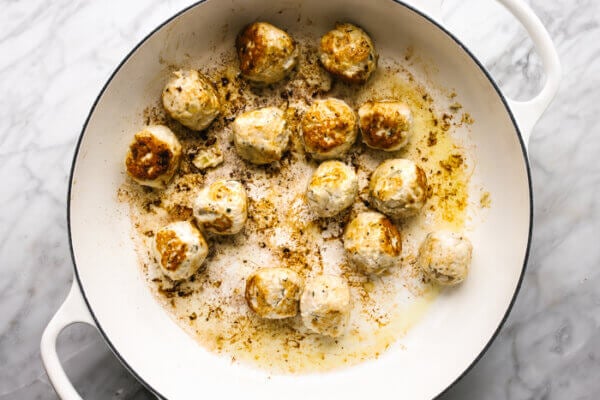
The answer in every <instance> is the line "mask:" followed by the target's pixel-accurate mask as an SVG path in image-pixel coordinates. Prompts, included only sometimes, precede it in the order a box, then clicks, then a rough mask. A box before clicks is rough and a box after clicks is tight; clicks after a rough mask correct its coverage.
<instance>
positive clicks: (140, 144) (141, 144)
mask: <svg viewBox="0 0 600 400" xmlns="http://www.w3.org/2000/svg"><path fill="white" fill-rule="evenodd" d="M180 158H181V144H180V143H179V140H177V137H176V136H175V134H174V133H173V132H171V130H170V129H169V128H167V127H166V126H163V125H152V126H148V127H146V128H144V129H143V130H141V131H139V132H138V133H136V134H135V135H134V137H133V141H132V142H131V144H130V145H129V151H128V152H127V156H126V158H125V167H126V168H127V173H128V174H129V176H130V177H131V178H132V179H133V180H135V181H136V182H137V183H139V184H140V185H144V186H150V187H154V188H159V189H161V188H164V187H166V186H167V184H168V183H169V181H170V180H171V178H172V177H173V174H174V173H175V171H176V170H177V167H178V166H179V160H180Z"/></svg>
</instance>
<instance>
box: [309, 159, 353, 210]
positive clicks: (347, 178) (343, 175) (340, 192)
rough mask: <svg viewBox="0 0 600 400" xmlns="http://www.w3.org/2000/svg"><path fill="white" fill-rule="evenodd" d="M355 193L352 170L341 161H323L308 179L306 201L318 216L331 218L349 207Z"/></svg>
mask: <svg viewBox="0 0 600 400" xmlns="http://www.w3.org/2000/svg"><path fill="white" fill-rule="evenodd" d="M357 193H358V178H357V177H356V173H355V172H354V169H353V168H352V167H350V166H348V165H346V164H344V163H343V162H341V161H325V162H323V163H321V165H319V167H318V168H317V169H316V170H315V172H314V173H313V175H312V177H311V179H310V182H309V184H308V189H307V190H306V200H307V203H308V206H309V207H310V209H311V210H312V211H313V212H314V213H315V214H317V215H318V216H320V217H333V216H334V215H337V214H339V213H340V212H342V211H343V210H345V209H346V208H348V207H350V206H351V205H352V203H353V202H354V198H355V197H356V194H357Z"/></svg>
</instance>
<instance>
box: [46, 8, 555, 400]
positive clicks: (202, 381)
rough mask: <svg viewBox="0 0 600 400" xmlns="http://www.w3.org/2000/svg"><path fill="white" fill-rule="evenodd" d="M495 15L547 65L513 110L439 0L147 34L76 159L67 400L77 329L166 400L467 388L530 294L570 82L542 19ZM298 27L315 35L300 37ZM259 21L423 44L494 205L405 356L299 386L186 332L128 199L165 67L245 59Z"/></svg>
mask: <svg viewBox="0 0 600 400" xmlns="http://www.w3.org/2000/svg"><path fill="white" fill-rule="evenodd" d="M498 1H499V2H500V3H502V4H503V5H504V6H506V8H507V9H508V10H509V11H511V12H512V13H513V14H514V16H515V17H516V18H517V19H518V20H519V21H520V22H521V23H522V24H523V25H524V27H525V28H526V30H527V32H528V33H529V35H530V36H531V38H532V40H533V42H534V43H535V46H536V50H537V52H538V54H539V55H540V57H541V59H542V61H543V64H544V68H545V72H546V83H545V86H544V88H543V89H542V91H541V92H540V93H539V94H538V95H537V96H536V97H535V98H533V99H531V100H529V101H526V102H517V101H513V100H510V99H507V98H505V97H504V96H503V95H502V93H501V92H500V90H499V89H498V86H497V85H496V84H495V83H494V81H493V80H492V78H491V77H490V75H489V74H488V73H487V71H486V70H485V69H484V67H483V66H482V65H481V64H480V63H479V62H478V61H477V59H475V57H474V56H473V55H472V54H471V53H470V52H469V51H468V50H467V49H466V48H465V46H464V45H463V44H462V43H460V42H459V41H458V40H457V39H456V38H455V37H454V36H453V35H452V34H451V33H450V32H448V31H447V30H446V29H445V28H444V27H443V23H442V21H441V19H440V5H441V4H440V3H441V0H420V1H417V0H411V1H404V2H402V1H393V0H372V1H368V2H367V1H362V0H328V1H323V0H304V1H301V0H280V1H274V0H246V1H244V0H208V1H205V2H199V3H197V4H194V5H193V6H191V7H189V8H187V9H185V10H183V11H182V12H180V13H178V14H177V15H175V16H174V17H172V18H170V19H169V20H168V21H166V22H165V23H163V24H162V25H160V26H159V27H158V28H157V29H156V30H154V31H153V32H152V33H151V34H150V35H148V36H147V37H146V38H145V39H144V40H143V41H142V42H141V43H140V44H139V45H137V46H136V47H135V48H134V49H133V50H132V52H131V53H130V54H129V55H128V56H127V57H126V58H125V60H124V61H123V62H122V63H121V64H120V65H119V66H118V68H117V69H116V71H115V72H114V73H113V75H112V76H111V77H110V79H109V81H108V82H107V84H106V85H105V87H104V88H103V89H102V92H101V93H100V95H99V96H98V98H97V100H96V102H95V104H94V106H93V108H92V110H91V112H90V115H89V117H88V119H87V121H86V124H85V126H84V128H83V132H82V134H81V136H80V138H79V143H78V145H77V151H76V154H75V159H74V162H73V167H72V173H71V180H70V190H69V198H68V202H69V205H68V215H69V234H70V236H69V237H70V244H71V250H72V256H73V262H74V266H75V270H74V272H75V279H74V283H73V286H72V288H71V291H70V293H69V296H68V297H67V299H66V300H65V302H64V304H63V305H62V306H61V308H60V309H59V310H58V312H57V313H56V315H55V316H54V318H52V320H51V321H50V323H49V324H48V326H47V328H46V330H45V332H44V334H43V337H42V343H41V351H42V358H43V362H44V365H45V367H46V370H47V372H48V375H49V377H50V380H51V382H52V385H53V386H54V388H55V389H56V392H57V393H58V395H59V396H60V397H61V398H63V399H68V400H73V399H80V397H79V395H78V394H77V392H76V391H75V389H74V388H73V386H72V385H71V383H70V381H69V379H68V377H67V376H66V374H65V372H64V370H63V368H62V366H61V364H60V361H59V359H58V357H57V353H56V338H57V336H58V334H59V333H60V331H61V330H62V329H63V328H64V327H66V326H68V325H69V324H72V323H74V322H85V323H88V324H90V325H93V326H95V327H97V328H98V330H99V331H100V333H101V335H102V336H103V337H104V339H105V340H106V342H107V343H108V345H109V347H110V348H111V349H112V351H113V352H114V353H115V355H116V356H117V357H118V358H119V360H120V361H121V362H122V363H123V364H124V365H125V366H126V367H127V369H128V370H129V371H130V372H131V373H132V374H133V375H135V376H136V378H137V379H139V380H140V382H142V383H143V384H144V385H145V386H146V387H148V389H149V390H151V391H152V392H153V393H155V394H156V395H157V396H159V397H164V398H169V399H189V398H207V399H210V398H220V399H222V398H225V399H228V398H239V399H242V398H243V399H254V398H261V399H282V398H285V399H290V400H291V399H301V398H313V399H314V398H345V399H348V400H350V399H364V398H381V397H385V398H389V397H391V396H397V397H400V398H404V399H431V398H434V397H436V396H438V395H439V394H440V393H442V392H443V391H444V390H446V389H447V388H448V387H449V386H451V385H452V384H453V383H454V382H455V381H457V380H458V379H459V378H460V377H461V376H462V375H463V374H464V373H465V372H466V371H467V370H468V369H469V368H470V367H471V366H472V365H473V364H474V363H475V362H476V361H477V360H478V358H479V357H481V355H482V353H483V352H484V351H485V349H486V348H487V347H488V346H489V344H490V342H491V341H492V340H493V338H494V337H495V335H496V334H497V332H498V331H499V329H500V327H501V325H502V323H503V322H504V320H505V318H506V316H507V314H508V312H509V311H510V308H511V306H512V303H513V301H514V298H515V296H516V294H517V291H518V289H519V285H520V282H521V279H522V276H523V272H524V269H525V265H526V262H527V255H528V249H529V242H530V239H531V229H532V197H531V195H532V193H531V178H530V173H529V166H528V161H527V156H526V143H527V141H528V139H529V134H530V133H531V130H532V128H533V126H534V124H535V123H536V122H537V120H538V119H539V117H540V116H541V114H542V113H543V111H544V110H545V109H546V107H547V106H548V104H549V103H550V101H551V100H552V98H553V97H554V95H555V93H556V91H557V88H558V84H559V80H560V65H559V60H558V56H557V54H556V50H555V49H554V47H553V44H552V42H551V39H550V37H549V35H548V33H547V32H546V30H545V29H544V27H543V26H542V24H541V22H540V21H539V19H538V18H537V17H536V16H535V15H534V14H533V12H532V11H531V9H529V8H528V7H527V6H526V5H525V3H524V2H523V1H522V0H498ZM280 10H283V12H281V13H278V11H280ZM299 15H301V16H302V17H303V18H302V21H304V20H305V18H306V17H308V18H310V19H311V20H312V22H313V24H312V25H310V26H305V27H304V26H301V25H299V23H298V22H297V20H298V16H299ZM258 19H260V20H267V21H270V22H272V23H274V24H276V25H280V26H283V27H286V28H288V29H290V30H291V31H294V30H296V31H297V30H300V29H308V30H310V31H312V32H314V33H316V34H319V33H320V34H322V33H324V32H326V31H327V30H328V29H330V28H331V27H332V26H333V24H334V22H336V21H353V22H356V23H358V24H360V25H361V26H363V27H364V28H365V29H366V30H367V31H368V32H369V33H370V34H371V35H372V36H373V38H374V40H375V42H376V45H377V47H378V49H379V51H380V53H381V54H382V55H383V56H384V57H385V56H389V57H400V56H401V54H402V51H403V50H404V49H405V48H406V46H407V45H409V44H412V45H413V46H414V47H415V48H416V49H418V51H419V53H420V54H423V55H425V56H426V57H427V58H428V59H429V60H431V61H432V62H433V64H434V65H436V66H437V67H438V69H439V72H437V74H436V75H435V80H436V83H438V84H439V85H440V86H443V87H448V88H455V89H456V92H457V93H458V94H459V95H460V99H461V103H462V104H463V105H464V107H465V109H466V110H469V111H470V113H471V114H472V116H473V117H474V119H475V121H476V123H475V124H474V125H473V127H472V131H473V133H472V135H471V136H472V137H471V140H472V142H473V144H474V145H475V146H474V152H475V158H476V160H477V167H476V171H475V173H476V175H477V179H479V180H480V181H481V182H483V183H484V185H485V188H486V190H488V191H489V192H490V193H491V196H492V199H493V205H492V207H491V209H490V210H489V211H488V212H487V215H486V218H484V220H483V221H482V222H481V223H480V224H478V225H477V226H476V228H475V229H474V231H472V232H470V233H469V236H470V237H471V239H472V241H473V245H474V248H475V249H476V251H475V253H474V260H473V267H472V273H471V275H470V276H469V279H468V280H467V281H466V282H465V283H464V284H463V285H462V287H461V288H460V290H453V291H447V292H444V293H443V294H442V295H441V296H440V297H438V299H437V300H436V301H435V303H434V304H433V305H432V307H431V308H430V310H429V312H428V313H427V315H426V316H425V317H424V319H423V320H421V322H420V323H419V324H418V325H417V326H416V327H414V328H413V329H412V330H410V332H409V333H408V334H407V336H406V337H404V338H403V340H402V342H403V344H404V347H405V348H404V349H401V348H399V347H398V348H392V349H391V350H389V351H388V352H387V353H386V354H384V355H383V356H382V357H380V358H379V359H378V360H376V361H372V362H366V363H363V364H360V365H358V366H355V367H352V368H346V369H342V370H339V371H334V372H329V373H320V374H312V375H311V374H309V375H299V376H295V375H270V374H268V373H266V372H264V371H261V370H258V369H255V368H251V367H248V366H243V365H237V364H232V363H231V362H230V361H229V360H228V359H227V358H226V357H219V356H217V355H214V354H212V353H210V352H208V351H206V350H205V349H204V348H202V347H201V346H200V345H198V344H197V343H196V342H195V341H194V340H193V339H192V338H191V337H190V336H188V335H187V334H186V333H185V332H184V331H183V330H181V329H180V328H179V327H178V326H177V325H176V323H175V322H174V321H173V320H171V318H170V317H169V316H168V315H167V313H166V312H165V311H164V310H163V309H162V307H161V306H160V305H159V303H158V302H157V301H156V300H155V299H154V298H153V296H152V294H151V292H150V290H149V289H148V288H147V286H146V284H145V282H144V279H143V278H142V276H141V274H140V272H139V267H138V265H137V262H138V261H137V258H136V254H135V251H134V249H133V245H132V242H131V239H130V222H129V218H128V214H127V208H126V206H125V205H124V204H121V203H119V202H118V201H117V198H116V192H117V188H118V187H119V186H120V185H121V183H122V182H123V157H124V152H125V149H126V148H127V144H128V141H129V139H130V136H131V134H132V132H134V131H135V130H136V129H137V128H138V127H139V122H140V120H141V117H140V113H141V111H142V110H143V108H144V107H145V106H146V105H147V104H148V99H149V98H150V99H151V98H154V97H156V93H159V91H160V85H161V82H162V80H161V77H162V76H164V71H165V70H164V69H165V66H164V64H161V63H160V61H159V58H160V57H162V58H163V59H166V60H168V61H169V62H171V63H175V64H177V63H179V62H182V61H184V60H183V57H184V54H185V53H188V54H189V55H190V56H191V57H192V58H193V59H195V60H196V61H199V62H201V60H203V59H206V57H207V55H209V54H213V53H215V52H218V51H220V50H221V49H225V48H226V47H230V46H232V43H233V40H234V37H235V34H236V33H237V32H238V31H239V29H240V28H241V27H242V26H243V25H244V24H246V23H248V22H249V21H254V20H258ZM466 23H468V21H466ZM225 25H226V26H227V29H223V27H224V26H225ZM159 56H160V57H159Z"/></svg>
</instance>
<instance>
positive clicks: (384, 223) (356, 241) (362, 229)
mask: <svg viewBox="0 0 600 400" xmlns="http://www.w3.org/2000/svg"><path fill="white" fill-rule="evenodd" d="M344 249H345V250H346V254H347V256H348V258H349V259H350V261H351V262H352V263H353V264H354V265H355V266H356V268H357V269H358V270H359V271H360V272H362V273H364V274H380V273H382V272H383V271H385V270H386V269H388V268H391V267H393V266H395V265H396V264H398V263H399V258H400V253H401V252H402V236H400V232H398V229H396V227H395V226H394V224H392V223H391V222H390V220H389V219H387V218H386V217H385V215H382V214H380V213H378V212H374V211H367V212H363V213H360V214H358V215H357V216H356V218H354V219H353V220H352V221H350V223H349V224H348V226H346V230H345V232H344Z"/></svg>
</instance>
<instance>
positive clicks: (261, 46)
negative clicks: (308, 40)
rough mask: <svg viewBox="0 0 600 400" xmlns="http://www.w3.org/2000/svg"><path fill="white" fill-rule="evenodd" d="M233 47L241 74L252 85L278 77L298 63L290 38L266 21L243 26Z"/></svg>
mask: <svg viewBox="0 0 600 400" xmlns="http://www.w3.org/2000/svg"><path fill="white" fill-rule="evenodd" d="M235 47H236V48H237V54H238V58H239V59H240V70H241V71H242V75H243V76H244V78H246V79H247V80H248V81H250V83H252V84H255V85H269V84H271V83H275V82H278V81H280V80H282V79H283V78H285V77H286V76H288V75H289V74H290V72H291V71H292V70H293V69H294V67H295V66H296V64H297V63H298V51H297V49H296V42H295V41H294V39H292V37H291V36H290V35H288V34H287V33H286V32H285V31H282V30H281V29H279V28H277V27H275V26H273V25H271V24H269V23H267V22H255V23H253V24H250V25H248V26H246V27H245V28H244V29H243V30H242V31H241V32H240V34H239V35H238V37H237V39H236V42H235Z"/></svg>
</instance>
